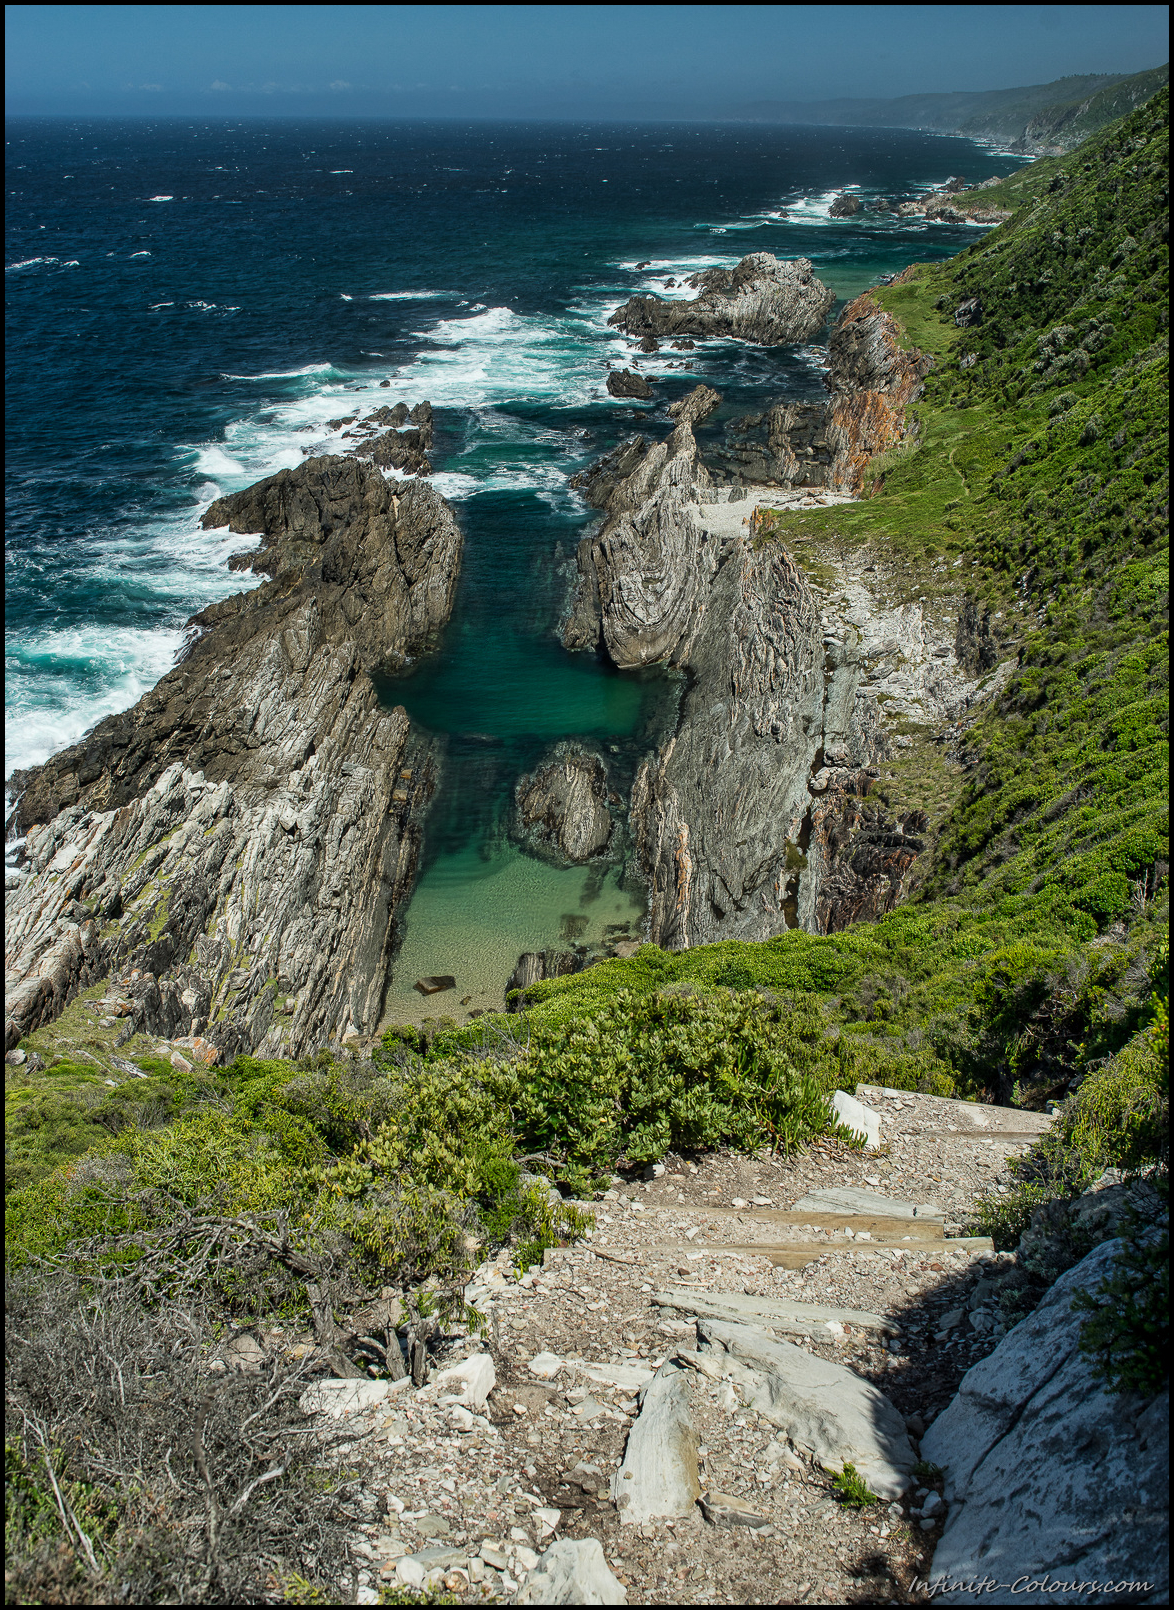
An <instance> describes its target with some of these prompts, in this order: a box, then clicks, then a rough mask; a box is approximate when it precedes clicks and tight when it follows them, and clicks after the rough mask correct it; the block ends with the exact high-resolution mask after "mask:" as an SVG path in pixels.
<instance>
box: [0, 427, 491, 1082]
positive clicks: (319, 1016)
mask: <svg viewBox="0 0 1174 1610" xmlns="http://www.w3.org/2000/svg"><path fill="white" fill-rule="evenodd" d="M205 523H206V524H211V525H217V524H228V525H229V526H231V528H232V529H234V530H237V531H242V532H244V531H252V532H257V531H260V532H261V533H262V543H261V546H260V547H259V548H258V549H257V550H255V551H254V552H253V553H251V554H248V555H244V556H241V559H240V565H241V566H244V565H248V566H250V567H251V568H253V569H255V570H257V571H259V572H260V573H262V574H264V575H268V576H270V577H271V578H272V579H271V580H269V581H267V582H265V583H263V584H262V585H261V586H259V587H258V588H256V589H255V590H254V591H252V592H246V593H240V594H237V595H236V596H235V597H232V598H229V599H226V600H225V601H224V602H223V603H220V604H215V605H213V606H212V607H211V608H209V609H207V610H204V611H203V612H202V613H201V614H199V615H197V616H195V617H194V619H193V621H192V622H191V626H192V629H193V631H194V633H195V634H196V635H195V638H194V641H193V642H192V644H191V646H190V647H189V649H188V651H187V653H186V655H185V656H184V658H183V659H182V660H181V662H180V663H179V664H178V665H177V666H176V668H175V669H174V670H173V671H171V672H170V673H169V674H168V675H167V676H165V677H164V678H163V680H162V681H161V682H160V683H159V684H158V685H157V686H156V687H155V688H154V689H153V690H152V691H151V692H150V693H148V694H147V695H146V696H145V697H144V698H143V699H141V700H140V701H139V703H138V704H137V705H135V706H134V708H133V709H131V710H128V711H126V712H124V713H122V714H120V715H116V716H111V717H109V718H107V720H105V721H103V722H100V723H99V724H98V726H97V727H95V728H94V730H93V731H92V732H91V733H90V734H89V735H88V736H87V737H86V738H85V739H83V740H82V741H81V743H79V744H76V745H74V746H72V747H71V748H69V749H67V750H64V751H63V752H62V753H61V754H59V755H56V756H54V757H53V759H52V760H50V761H48V762H47V763H46V764H45V765H44V766H41V767H38V768H36V769H35V770H33V771H30V772H26V773H23V774H16V775H14V777H13V779H12V786H13V788H14V790H15V791H16V792H17V793H19V795H20V798H19V804H18V807H17V817H18V824H19V829H20V831H21V832H22V833H23V834H24V835H25V843H24V846H23V867H22V871H23V872H24V873H25V874H26V875H25V876H23V877H22V878H21V879H20V881H19V884H18V887H17V888H16V889H14V890H12V891H10V892H9V893H8V894H7V896H6V905H7V924H6V928H7V932H6V946H7V952H6V968H7V986H8V1001H7V1012H6V1024H5V1041H6V1046H7V1045H12V1044H13V1043H15V1041H16V1040H17V1039H19V1038H20V1036H21V1035H22V1034H25V1033H28V1032H30V1031H31V1030H32V1029H34V1028H36V1027H37V1026H38V1025H39V1024H41V1023H43V1022H45V1021H48V1020H50V1019H51V1018H52V1017H53V1016H55V1015H56V1013H57V1012H58V1011H60V1009H61V1007H62V1006H63V1005H64V1004H65V1003H66V1002H67V1001H68V1000H69V998H70V997H71V996H72V994H73V993H75V992H76V990H77V989H78V988H80V987H84V986H85V985H86V984H88V983H90V982H92V981H94V980H95V979H97V978H100V977H102V976H104V975H105V974H107V973H117V974H119V975H120V976H121V977H122V979H123V982H124V984H125V986H126V988H127V990H128V993H129V995H130V997H131V998H132V999H133V1003H134V1004H133V1010H132V1011H131V1012H130V1014H129V1015H128V1017H127V1023H126V1034H127V1037H129V1034H130V1033H132V1032H134V1030H135V1029H149V1030H151V1031H152V1032H157V1033H166V1034H170V1035H174V1034H176V1033H178V1032H182V1033H183V1034H185V1035H188V1036H198V1037H201V1038H202V1039H203V1040H204V1041H205V1042H206V1044H207V1045H208V1046H209V1047H210V1048H211V1054H219V1055H221V1056H224V1057H227V1056H231V1055H232V1054H233V1053H235V1052H236V1051H238V1050H242V1049H259V1050H261V1051H263V1052H264V1053H266V1054H272V1053H276V1052H277V1051H279V1050H280V1051H281V1052H283V1053H284V1054H289V1055H299V1054H302V1053H303V1052H305V1051H308V1050H312V1049H315V1048H316V1047H318V1046H319V1045H321V1044H322V1043H323V1042H324V1041H325V1040H327V1039H330V1038H345V1037H346V1036H348V1035H362V1034H364V1033H367V1032H369V1031H370V1030H372V1029H373V1028H374V1026H375V1024H376V1022H377V1021H378V1015H379V1010H380V1006H381V1002H382V996H383V992H384V988H385V985H386V979H387V971H388V967H389V964H390V961H391V958H392V955H393V953H394V950H395V947H396V944H397V942H398V931H397V914H398V913H399V912H400V911H401V910H402V908H403V906H404V904H405V902H406V900H407V898H408V895H409V894H410V891H411V887H412V882H413V878H414V873H415V867H416V860H417V855H418V849H419V842H420V831H421V829H420V823H421V817H422V813H423V811H424V808H425V806H426V803H427V800H428V797H429V795H430V793H431V791H432V787H433V783H434V763H433V759H432V755H431V752H430V750H429V748H428V746H427V745H426V744H425V743H423V742H422V741H421V740H419V739H417V738H415V737H414V736H413V734H412V732H411V730H410V726H409V722H408V718H407V716H406V714H405V713H404V711H403V710H402V709H400V708H395V709H385V708H382V707H381V705H380V701H379V697H378V694H377V691H376V687H375V684H374V682H373V680H372V678H373V676H375V675H380V674H384V675H386V674H388V673H391V672H394V671H396V670H399V669H401V668H402V667H403V666H404V665H405V664H406V663H408V661H409V660H410V659H411V658H412V657H413V656H415V655H416V654H419V653H421V652H423V651H424V650H426V649H427V648H428V647H429V645H430V644H431V643H432V642H434V640H435V637H436V634H437V632H438V631H439V629H440V627H441V626H442V625H443V624H444V622H445V621H446V620H447V618H448V614H449V611H450V610H451V607H452V599H453V593H454V588H455V583H456V577H457V572H458V568H459V564H460V556H461V534H460V531H459V529H458V527H457V525H456V522H455V520H454V519H453V516H452V513H451V510H450V509H449V507H448V505H447V504H446V503H445V502H444V500H443V499H442V498H441V497H440V496H439V495H438V494H437V493H436V492H434V491H433V490H432V488H431V487H429V486H428V485H427V484H425V483H422V482H407V483H401V482H388V481H386V480H385V479H384V478H383V476H382V475H381V474H380V473H379V471H378V470H377V469H374V468H372V467H371V466H369V465H365V464H360V463H356V462H355V461H354V460H351V459H346V458H319V459H311V460H308V461H307V462H306V463H305V464H303V465H301V466H299V468H298V469H296V470H283V471H282V472H281V473H280V474H279V475H275V476H271V477H270V478H269V479H268V480H265V481H262V482H260V483H259V484H258V485H257V486H254V487H250V488H249V489H247V490H246V491H244V492H241V493H237V494H234V495H233V496H231V497H228V498H224V499H221V500H220V501H219V502H218V503H216V504H214V505H213V506H212V508H211V509H210V510H209V511H208V515H207V516H206V517H205Z"/></svg>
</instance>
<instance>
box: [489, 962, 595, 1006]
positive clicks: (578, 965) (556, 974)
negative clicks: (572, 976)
mask: <svg viewBox="0 0 1174 1610" xmlns="http://www.w3.org/2000/svg"><path fill="white" fill-rule="evenodd" d="M589 957H590V952H589V951H588V950H587V948H586V946H579V947H578V948H577V949H575V950H527V951H524V952H523V953H522V955H520V956H519V957H518V963H517V966H516V967H515V968H514V970H513V972H512V973H511V974H510V976H509V978H508V980H507V981H506V986H505V993H506V1011H507V1012H522V1011H524V1010H525V1008H526V1004H527V1003H526V1000H525V997H524V992H525V991H526V990H527V989H529V987H530V985H531V984H539V983H541V982H542V980H543V979H544V978H565V977H566V975H567V974H568V973H581V972H582V971H583V969H584V968H585V967H586V965H587V962H588V960H589ZM512 990H521V991H523V994H522V995H520V996H518V997H517V998H515V999H514V1000H512V1001H511V1000H510V999H509V996H510V992H511V991H512Z"/></svg>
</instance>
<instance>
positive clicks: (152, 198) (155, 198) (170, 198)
mask: <svg viewBox="0 0 1174 1610" xmlns="http://www.w3.org/2000/svg"><path fill="white" fill-rule="evenodd" d="M147 200H148V201H174V200H175V197H174V196H148V197H147Z"/></svg>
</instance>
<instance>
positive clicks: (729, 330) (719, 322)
mask: <svg viewBox="0 0 1174 1610" xmlns="http://www.w3.org/2000/svg"><path fill="white" fill-rule="evenodd" d="M688 283H689V285H690V286H691V287H693V289H695V290H698V291H700V293H701V294H700V295H699V296H698V297H697V298H696V299H695V300H693V301H691V302H665V301H662V300H661V298H660V297H659V296H633V297H631V298H630V299H629V300H628V301H627V302H625V303H624V305H623V307H620V308H617V309H616V311H615V312H614V313H613V314H612V316H611V318H610V319H608V321H607V322H608V323H609V324H610V325H614V326H615V327H616V328H618V329H620V330H624V331H626V332H627V334H628V335H637V336H645V335H653V336H702V337H705V336H719V335H725V336H736V337H737V338H738V339H739V340H742V341H754V342H756V343H758V344H759V345H760V346H767V347H778V346H786V345H789V344H790V343H791V342H794V341H809V340H810V339H811V338H812V336H814V335H816V334H818V332H819V331H820V330H822V329H823V326H824V324H825V323H826V321H827V316H828V314H829V313H830V311H831V308H832V304H833V303H834V302H835V299H836V297H835V292H834V291H830V290H828V288H827V286H826V285H824V284H822V283H821V281H820V280H818V279H816V277H815V273H814V271H813V269H812V266H811V262H810V260H809V259H808V258H806V257H798V258H796V259H795V260H794V261H793V262H779V260H778V258H776V257H772V256H771V254H770V253H769V252H754V253H752V254H751V256H749V257H744V258H743V259H742V261H741V262H740V263H739V264H738V266H737V267H736V268H732V269H730V268H711V269H707V270H706V272H705V273H703V274H697V275H695V276H694V277H693V278H692V279H690V280H689V281H688Z"/></svg>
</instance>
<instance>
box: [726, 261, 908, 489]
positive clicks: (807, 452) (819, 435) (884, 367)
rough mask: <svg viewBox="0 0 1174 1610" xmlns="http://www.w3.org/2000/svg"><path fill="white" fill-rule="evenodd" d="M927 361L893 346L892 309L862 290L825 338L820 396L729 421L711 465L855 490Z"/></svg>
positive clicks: (736, 473)
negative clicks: (828, 395) (823, 395)
mask: <svg viewBox="0 0 1174 1610" xmlns="http://www.w3.org/2000/svg"><path fill="white" fill-rule="evenodd" d="M932 366H933V359H932V357H929V356H928V355H927V354H925V353H922V352H918V351H912V352H906V351H903V350H902V348H901V344H900V341H899V331H898V328H897V324H896V321H895V320H894V318H893V316H892V314H890V313H887V312H886V311H885V310H884V309H883V308H881V307H880V306H878V304H877V303H876V301H875V300H874V298H873V297H872V295H871V293H870V292H867V291H866V292H865V293H864V294H863V295H862V296H858V297H857V298H856V299H855V301H853V302H850V303H849V304H848V306H847V307H846V308H845V309H844V311H843V312H842V313H841V314H840V317H839V318H838V319H837V320H836V323H835V326H834V327H833V329H832V332H831V335H830V337H829V339H828V374H827V384H828V387H829V389H830V390H831V392H832V394H833V396H832V400H831V401H830V402H827V403H778V404H776V405H775V406H774V407H773V408H768V409H766V410H765V411H764V412H763V413H761V414H748V415H745V416H744V417H743V418H742V419H739V420H736V421H735V422H734V424H733V425H732V426H731V427H730V442H729V445H728V447H727V448H726V449H725V451H724V452H722V453H721V454H720V455H719V456H718V460H717V467H718V468H719V469H720V471H721V473H722V475H723V477H724V478H726V479H738V480H745V481H750V482H758V483H768V484H774V485H777V486H785V487H794V486H802V487H824V488H826V489H827V490H829V491H833V492H848V493H852V494H856V493H859V492H860V491H861V490H862V488H863V485H864V481H865V474H866V470H867V465H868V461H869V459H870V458H872V457H875V456H876V455H877V454H879V453H883V452H886V451H887V450H888V449H889V448H891V447H895V446H896V445H897V444H898V443H899V442H901V441H902V440H903V439H904V437H905V434H906V422H905V410H906V408H907V407H908V405H909V404H910V403H911V402H913V401H915V400H916V398H917V397H918V396H919V395H920V393H921V389H922V382H923V381H924V378H925V376H926V374H928V372H929V370H930V369H931V368H932Z"/></svg>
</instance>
